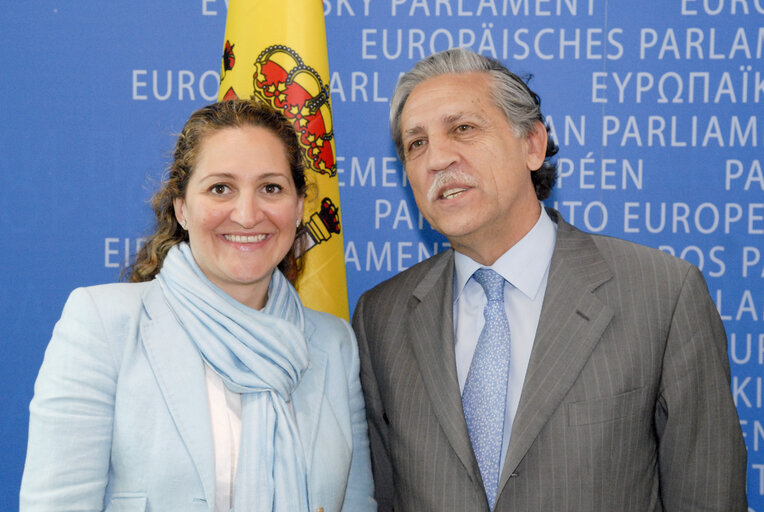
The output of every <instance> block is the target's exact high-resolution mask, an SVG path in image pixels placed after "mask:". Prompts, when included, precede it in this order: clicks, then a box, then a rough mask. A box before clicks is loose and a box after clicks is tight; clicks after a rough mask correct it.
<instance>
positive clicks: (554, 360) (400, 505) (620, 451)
mask: <svg viewBox="0 0 764 512" xmlns="http://www.w3.org/2000/svg"><path fill="white" fill-rule="evenodd" d="M549 214H550V216H551V217H552V219H553V220H554V221H555V222H557V223H558V230H557V243H556V246H555V250H554V255H553V257H552V263H551V267H550V271H549V281H548V285H547V290H546V296H545V299H544V305H543V308H542V312H541V318H540V320H539V326H538V332H537V335H536V339H535V343H534V347H533V352H532V355H531V359H530V363H529V367H528V373H527V376H526V379H525V384H524V385H523V390H522V397H521V399H520V405H519V408H518V411H517V416H516V419H515V422H514V425H513V426H512V438H511V443H510V446H509V450H508V453H507V456H506V460H505V463H504V470H503V473H502V475H501V478H500V481H499V497H498V499H497V503H496V508H495V510H496V511H497V512H503V511H512V512H534V511H539V512H542V511H543V512H564V511H580V512H596V511H603V512H605V511H607V512H628V511H634V512H652V511H670V512H674V511H698V510H704V511H720V512H721V511H724V512H737V511H741V512H743V511H746V510H747V506H746V496H745V492H746V485H745V472H746V451H745V445H744V443H743V438H742V434H741V431H740V425H739V423H738V417H737V412H736V410H735V407H734V404H733V401H732V397H731V394H730V390H729V379H730V373H729V362H728V358H727V346H726V336H725V334H724V328H723V326H722V322H721V320H720V318H719V314H718V312H717V311H716V308H715V306H714V304H713V302H712V301H711V298H710V296H709V294H708V290H707V288H706V284H705V281H704V279H703V276H702V274H701V273H700V272H699V271H698V270H697V268H695V267H694V266H692V265H690V264H688V263H686V262H684V261H682V260H679V259H676V258H673V257H671V256H669V255H667V254H665V253H663V252H660V251H657V250H654V249H649V248H646V247H643V246H639V245H636V244H632V243H629V242H625V241H623V240H618V239H613V238H608V237H604V236H596V235H590V234H587V233H584V232H582V231H579V230H577V229H576V228H574V227H572V226H571V225H569V224H567V223H566V222H565V221H564V220H563V219H562V218H561V216H560V215H559V213H557V212H555V211H553V210H549ZM453 267H454V265H453V252H452V251H447V252H443V253H440V254H438V255H436V256H434V257H432V258H430V259H428V260H426V261H424V262H422V263H420V264H418V265H416V266H414V267H412V268H411V269H409V270H407V271H405V272H403V273H401V274H399V275H397V276H395V277H393V278H392V279H390V280H388V281H386V282H384V283H382V284H380V285H378V286H377V287H375V288H374V289H372V290H370V291H368V292H366V293H365V294H364V295H363V296H362V297H361V299H360V300H359V302H358V305H357V307H356V311H355V314H354V318H353V326H354V329H355V331H356V335H357V337H358V342H359V348H360V356H361V382H362V385H363V388H364V393H365V396H366V408H367V416H368V419H369V429H370V437H371V444H372V464H373V469H374V476H375V483H376V486H377V497H378V501H379V505H380V510H382V511H384V510H396V511H399V512H403V511H410V512H428V511H449V512H450V511H487V510H488V503H487V501H486V498H485V494H484V492H483V490H482V489H483V488H482V481H481V478H480V471H479V469H478V466H477V462H476V460H475V457H474V454H473V452H472V447H471V444H470V440H469V436H468V433H467V426H466V423H465V420H464V414H463V412H462V402H461V397H460V393H459V385H458V382H457V376H456V366H455V361H454V340H453V309H452V301H453V293H452V278H453Z"/></svg>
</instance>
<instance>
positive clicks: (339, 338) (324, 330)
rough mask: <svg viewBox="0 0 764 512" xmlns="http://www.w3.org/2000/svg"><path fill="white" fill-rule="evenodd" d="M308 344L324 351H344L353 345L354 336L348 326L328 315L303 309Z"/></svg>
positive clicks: (344, 321)
mask: <svg viewBox="0 0 764 512" xmlns="http://www.w3.org/2000/svg"><path fill="white" fill-rule="evenodd" d="M304 310H305V325H306V329H305V330H306V335H307V336H308V342H309V343H310V344H311V345H312V346H321V347H322V348H324V349H326V350H330V349H332V348H334V349H336V348H339V349H345V348H347V347H349V346H350V345H354V344H355V335H354V334H353V330H352V329H351V328H350V324H348V322H347V321H346V320H343V319H342V318H339V317H336V316H334V315H332V314H329V313H324V312H321V311H316V310H314V309H309V308H304Z"/></svg>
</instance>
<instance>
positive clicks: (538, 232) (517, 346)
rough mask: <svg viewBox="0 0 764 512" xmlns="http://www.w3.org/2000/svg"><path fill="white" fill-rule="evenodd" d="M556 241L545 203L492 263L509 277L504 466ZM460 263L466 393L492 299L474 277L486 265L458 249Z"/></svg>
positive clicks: (459, 342) (457, 312)
mask: <svg viewBox="0 0 764 512" xmlns="http://www.w3.org/2000/svg"><path fill="white" fill-rule="evenodd" d="M556 239H557V225H556V224H555V223H554V222H552V220H551V219H550V218H549V215H547V213H546V211H545V210H544V208H543V207H542V208H541V215H540V216H539V219H538V221H537V222H536V224H535V225H534V226H533V228H532V229H531V230H530V231H529V232H528V234H527V235H525V236H524V237H523V238H522V239H521V240H520V241H519V242H517V243H516V244H515V245H514V246H513V247H511V248H510V249H509V250H508V251H507V252H505V253H504V254H503V255H502V256H501V257H499V259H498V260H496V262H495V263H494V264H493V265H491V266H490V267H488V268H491V269H493V270H494V271H496V272H497V273H499V274H500V275H501V276H502V277H503V278H504V279H505V280H506V281H507V282H506V283H505V285H504V307H505V308H506V312H507V320H508V321H509V331H510V340H511V341H510V343H511V356H510V363H509V384H508V389H507V405H506V413H505V414H506V415H505V419H504V437H503V442H502V450H501V468H503V467H504V459H505V458H506V454H507V448H508V447H509V440H510V436H511V433H512V423H513V421H514V419H515V413H516V412H517V406H518V404H519V403H520V394H521V392H522V389H523V382H524V381H525V374H526V372H527V370H528V361H529V360H530V357H531V350H532V349H533V340H534V339H535V337H536V328H537V327H538V322H539V317H540V316H541V305H542V303H543V301H544V292H545V291H546V283H547V278H548V277H549V263H550V262H551V260H552V252H553V251H554V244H555V241H556ZM454 263H455V272H454V342H455V347H454V350H455V352H456V373H457V375H458V377H459V389H460V390H461V391H462V392H463V391H464V383H465V382H466V380H467V374H468V373H469V369H470V363H471V362H472V356H473V354H474V353H475V346H476V345H477V342H478V338H479V337H480V331H482V330H483V324H484V323H485V320H484V318H483V309H484V307H485V304H486V302H487V299H486V296H485V292H484V291H483V287H482V286H480V284H478V282H477V281H475V280H474V279H471V277H472V274H473V273H474V272H475V271H476V270H477V269H479V268H481V267H482V265H480V264H479V263H477V262H476V261H474V260H473V259H471V258H470V257H468V256H465V255H464V254H461V253H459V252H456V253H455V258H454Z"/></svg>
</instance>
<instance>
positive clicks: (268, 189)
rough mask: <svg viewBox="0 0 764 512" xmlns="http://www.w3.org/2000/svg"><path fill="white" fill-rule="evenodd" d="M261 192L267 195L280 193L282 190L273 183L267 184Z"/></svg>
mask: <svg viewBox="0 0 764 512" xmlns="http://www.w3.org/2000/svg"><path fill="white" fill-rule="evenodd" d="M263 190H265V192H266V193H267V194H276V193H277V192H281V191H282V190H283V189H282V187H281V185H277V184H275V183H269V184H267V185H266V186H264V187H263Z"/></svg>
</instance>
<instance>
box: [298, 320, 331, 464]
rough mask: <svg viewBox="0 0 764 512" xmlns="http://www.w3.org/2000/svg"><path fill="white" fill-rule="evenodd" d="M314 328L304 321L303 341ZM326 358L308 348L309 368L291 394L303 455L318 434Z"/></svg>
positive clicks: (314, 348) (308, 462)
mask: <svg viewBox="0 0 764 512" xmlns="http://www.w3.org/2000/svg"><path fill="white" fill-rule="evenodd" d="M314 330H315V326H314V325H313V324H312V323H310V322H309V321H308V320H307V319H306V321H305V339H306V340H310V338H311V336H312V335H313V332H314ZM326 359H327V356H326V353H325V352H324V351H322V350H321V349H319V348H317V347H314V346H311V347H310V366H309V367H308V369H307V370H306V371H305V373H304V374H303V376H302V378H301V379H300V384H299V385H298V386H297V389H295V390H294V393H292V402H293V403H294V411H295V414H296V417H297V425H298V426H299V430H300V440H301V441H302V446H303V449H304V451H305V454H306V455H307V454H310V453H313V446H315V444H316V434H317V432H318V420H319V416H320V414H319V413H320V412H321V403H322V401H323V396H324V385H325V382H326V364H327V360H326ZM306 458H307V469H308V472H310V471H311V465H312V458H311V457H306Z"/></svg>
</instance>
